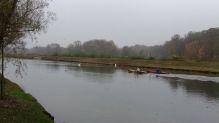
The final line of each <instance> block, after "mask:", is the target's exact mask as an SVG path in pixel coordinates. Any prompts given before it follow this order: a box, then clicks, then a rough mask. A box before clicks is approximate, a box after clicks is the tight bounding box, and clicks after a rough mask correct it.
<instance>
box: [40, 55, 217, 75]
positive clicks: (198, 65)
mask: <svg viewBox="0 0 219 123" xmlns="http://www.w3.org/2000/svg"><path fill="white" fill-rule="evenodd" d="M42 59H43V60H52V61H67V62H81V63H93V64H105V65H114V64H117V65H118V66H120V67H141V68H157V67H160V68H162V69H167V70H178V71H189V72H190V71H191V72H200V73H209V74H219V62H218V61H195V60H144V59H128V58H85V57H56V56H50V57H49V56H46V57H42Z"/></svg>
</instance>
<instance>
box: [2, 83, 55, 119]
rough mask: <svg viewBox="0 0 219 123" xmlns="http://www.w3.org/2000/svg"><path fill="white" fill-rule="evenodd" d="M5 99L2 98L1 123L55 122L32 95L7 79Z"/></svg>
mask: <svg viewBox="0 0 219 123" xmlns="http://www.w3.org/2000/svg"><path fill="white" fill-rule="evenodd" d="M5 92H6V93H5V94H6V96H5V99H4V100H0V122H1V123H53V122H54V121H53V119H52V118H51V117H50V116H49V114H48V113H47V112H46V111H45V110H44V109H43V107H42V106H41V105H40V104H39V103H38V102H37V100H36V99H34V98H33V97H32V96H31V95H29V94H26V93H25V92H24V91H23V90H22V89H21V88H20V87H19V86H18V85H16V84H14V83H12V82H10V81H9V80H6V83H5Z"/></svg>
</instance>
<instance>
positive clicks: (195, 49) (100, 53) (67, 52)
mask: <svg viewBox="0 0 219 123" xmlns="http://www.w3.org/2000/svg"><path fill="white" fill-rule="evenodd" d="M25 53H26V54H31V55H50V56H72V57H107V58H108V57H125V58H139V59H199V60H216V59H219V28H210V29H208V30H204V31H201V32H189V33H187V34H186V35H185V36H183V37H182V36H180V35H178V34H175V35H174V36H172V38H171V39H170V40H169V41H166V42H165V43H164V44H163V45H155V46H145V45H134V46H124V47H122V48H119V47H118V46H117V45H116V44H115V43H114V41H107V40H104V39H96V40H90V41H86V42H84V43H82V42H81V41H74V42H73V43H71V44H69V45H68V46H67V47H61V46H60V45H59V44H57V43H52V44H48V45H47V46H46V47H39V46H37V47H33V48H31V49H27V50H26V52H25Z"/></svg>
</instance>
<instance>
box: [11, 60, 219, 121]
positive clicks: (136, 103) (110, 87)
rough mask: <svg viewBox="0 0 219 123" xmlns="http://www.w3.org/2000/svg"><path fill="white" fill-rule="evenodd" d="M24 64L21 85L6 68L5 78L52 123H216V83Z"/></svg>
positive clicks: (215, 80)
mask: <svg viewBox="0 0 219 123" xmlns="http://www.w3.org/2000/svg"><path fill="white" fill-rule="evenodd" d="M24 62H25V63H26V64H27V69H26V70H25V72H26V74H24V75H23V78H22V79H21V78H19V77H18V78H16V77H15V76H14V74H13V72H12V71H14V69H13V67H11V66H10V65H9V67H8V72H7V77H8V78H10V79H11V80H12V81H14V82H16V83H18V84H19V85H20V86H21V87H22V88H23V89H24V90H25V91H26V92H28V93H30V94H32V95H33V96H34V97H35V98H36V99H37V100H38V101H39V102H40V103H41V104H42V105H43V106H44V107H45V109H46V110H47V111H48V112H50V113H51V114H52V115H53V116H54V117H55V122H57V123H219V77H212V78H211V77H203V76H191V75H190V76H187V75H180V74H179V75H174V74H171V75H170V76H165V77H156V76H154V75H150V74H145V75H139V76H137V75H134V74H129V73H128V72H127V71H126V70H122V69H118V68H117V69H115V68H114V67H113V66H105V67H104V66H91V65H87V64H82V66H81V67H77V64H76V63H65V62H52V61H33V60H25V61H24ZM177 76H178V77H177ZM176 77H177V78H176ZM186 77H188V78H186ZM183 78H184V79H183ZM194 78H197V80H194ZM200 79H201V80H202V79H203V80H204V81H200ZM209 80H211V81H213V82H210V81H209Z"/></svg>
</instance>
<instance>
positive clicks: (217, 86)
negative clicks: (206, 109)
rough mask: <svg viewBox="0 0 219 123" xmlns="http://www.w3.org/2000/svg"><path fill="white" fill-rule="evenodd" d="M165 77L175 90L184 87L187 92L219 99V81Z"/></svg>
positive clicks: (210, 98) (209, 98)
mask: <svg viewBox="0 0 219 123" xmlns="http://www.w3.org/2000/svg"><path fill="white" fill-rule="evenodd" d="M165 79H166V80H167V81H166V82H167V83H168V84H169V85H170V87H171V88H172V89H173V90H177V89H183V90H184V91H185V92H186V93H187V94H192V95H199V96H204V97H206V98H207V99H208V100H215V99H217V100H218V99H219V83H215V82H202V81H197V80H185V79H177V78H168V77H165Z"/></svg>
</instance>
